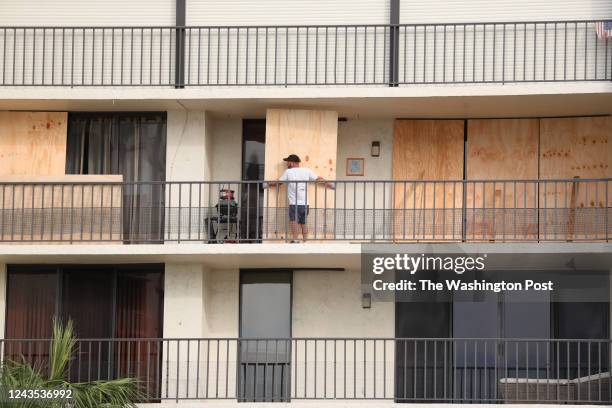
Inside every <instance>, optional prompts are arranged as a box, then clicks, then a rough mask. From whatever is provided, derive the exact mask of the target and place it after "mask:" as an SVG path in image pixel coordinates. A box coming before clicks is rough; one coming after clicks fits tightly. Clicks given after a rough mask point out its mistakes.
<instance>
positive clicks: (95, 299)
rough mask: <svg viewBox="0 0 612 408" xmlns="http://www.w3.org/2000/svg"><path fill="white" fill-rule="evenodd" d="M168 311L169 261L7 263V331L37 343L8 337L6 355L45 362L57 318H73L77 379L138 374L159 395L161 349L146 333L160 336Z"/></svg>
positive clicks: (152, 393) (74, 376)
mask: <svg viewBox="0 0 612 408" xmlns="http://www.w3.org/2000/svg"><path fill="white" fill-rule="evenodd" d="M162 313H163V265H159V264H146V265H140V264H134V265H65V266H53V265H27V266H25V265H9V266H8V273H7V306H6V322H7V323H6V333H5V336H6V338H7V339H27V340H30V339H31V341H29V342H25V343H24V342H10V341H9V342H7V344H8V345H9V346H8V347H5V349H4V353H5V356H6V357H7V358H10V359H13V360H16V361H19V360H20V359H21V357H25V358H26V359H27V360H28V361H31V362H34V363H37V364H45V363H46V362H47V361H48V358H49V354H48V353H49V345H48V342H47V340H48V339H50V338H51V337H52V331H51V328H52V321H53V318H54V317H59V318H60V319H62V320H63V321H64V322H65V321H67V320H68V319H70V320H72V322H73V324H74V330H75V335H76V337H77V338H78V340H79V341H78V344H77V350H76V353H75V356H74V358H73V361H72V363H71V366H70V378H71V379H72V380H73V381H93V380H98V379H107V378H113V377H137V378H139V379H141V380H142V381H143V383H146V386H147V388H148V389H147V392H148V393H149V395H150V396H151V397H154V396H155V395H157V393H158V392H159V389H158V388H159V385H160V383H159V378H157V376H158V375H159V374H160V373H161V366H160V363H161V360H160V358H161V352H162V350H160V349H158V348H161V347H160V344H158V343H157V342H156V341H147V340H144V339H150V338H160V337H161V336H162V333H163V332H162ZM37 339H39V340H37ZM121 339H131V340H129V341H128V340H125V341H124V340H121ZM137 339H143V340H142V341H139V340H137ZM43 340H44V341H43Z"/></svg>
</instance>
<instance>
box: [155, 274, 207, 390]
mask: <svg viewBox="0 0 612 408" xmlns="http://www.w3.org/2000/svg"><path fill="white" fill-rule="evenodd" d="M203 319H204V269H203V266H202V265H201V264H166V267H165V275H164V339H174V340H165V341H164V342H163V347H162V355H163V357H162V358H163V364H162V377H163V378H162V395H163V396H164V397H166V396H167V397H168V398H175V397H177V396H178V397H179V398H187V397H193V396H194V395H195V391H196V390H197V387H198V383H199V382H201V380H200V379H198V357H197V348H198V343H199V341H198V340H186V339H198V338H201V337H202V336H203V330H202V329H203ZM177 339H185V340H177Z"/></svg>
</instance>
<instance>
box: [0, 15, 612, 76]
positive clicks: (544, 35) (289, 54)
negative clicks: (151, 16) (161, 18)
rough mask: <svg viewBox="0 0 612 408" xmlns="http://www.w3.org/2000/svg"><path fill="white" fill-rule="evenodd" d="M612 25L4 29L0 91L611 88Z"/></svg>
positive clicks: (1, 31) (584, 22)
mask: <svg viewBox="0 0 612 408" xmlns="http://www.w3.org/2000/svg"><path fill="white" fill-rule="evenodd" d="M611 24H612V21H611V20H607V21H587V20H580V21H578V20H577V21H533V22H490V23H487V22H477V23H456V24H452V23H445V24H400V25H320V26H243V27H240V26H233V27H228V26H225V27H222V26H220V27H210V26H209V27H195V26H184V27H171V26H155V27H153V26H152V27H143V26H134V27H127V26H124V27H35V26H30V27H0V44H2V45H1V49H2V52H1V53H0V71H1V73H0V85H2V86H4V87H15V86H17V87H24V86H45V87H175V88H183V87H207V86H217V87H218V86H227V87H235V86H240V87H242V86H259V87H262V86H276V87H289V86H299V85H315V86H330V85H336V86H339V85H342V86H350V85H369V86H401V85H412V84H507V83H533V82H568V81H572V82H579V81H610V80H611V79H612V41H610V40H609V39H608V37H609V34H608V33H609V31H610V29H609V27H610V25H611ZM606 29H608V30H607V31H606Z"/></svg>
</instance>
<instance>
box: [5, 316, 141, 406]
mask: <svg viewBox="0 0 612 408" xmlns="http://www.w3.org/2000/svg"><path fill="white" fill-rule="evenodd" d="M75 346H76V340H75V338H74V328H73V324H72V321H68V322H67V323H66V324H65V325H62V323H61V322H60V321H59V320H56V319H54V321H53V340H52V342H51V349H50V353H49V364H48V367H47V366H45V367H41V366H37V365H32V364H30V363H29V362H28V361H26V359H25V358H23V357H22V361H21V362H14V361H5V363H4V364H3V365H2V367H0V387H3V388H4V389H5V390H6V389H47V390H50V389H70V390H72V392H73V395H72V396H73V399H72V400H70V401H68V400H54V401H49V400H47V401H45V400H20V401H18V402H15V403H11V405H10V406H11V407H12V408H43V407H44V408H63V407H68V406H70V407H74V408H135V407H136V404H135V401H144V400H145V399H146V395H145V394H144V393H143V392H141V387H140V383H139V381H138V380H136V379H134V378H119V379H111V380H99V381H90V382H78V383H72V382H70V379H69V378H68V372H69V371H68V368H69V366H70V362H71V360H72V358H73V355H74V352H75V351H76V350H75ZM45 368H48V370H47V369H45ZM45 373H48V376H45ZM0 406H4V405H2V401H0Z"/></svg>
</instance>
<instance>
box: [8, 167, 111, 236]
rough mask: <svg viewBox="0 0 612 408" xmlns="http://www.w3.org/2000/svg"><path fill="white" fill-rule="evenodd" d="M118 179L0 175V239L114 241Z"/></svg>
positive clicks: (108, 177)
mask: <svg viewBox="0 0 612 408" xmlns="http://www.w3.org/2000/svg"><path fill="white" fill-rule="evenodd" d="M122 180H123V176H120V175H104V176H98V175H67V176H55V177H25V176H17V177H7V176H2V177H0V203H1V205H0V240H2V241H3V242H16V243H24V242H31V241H37V242H41V241H42V242H50V243H51V242H54V243H60V242H61V243H71V244H74V243H87V242H96V243H100V242H111V241H112V242H116V243H120V242H121V240H122V239H123V234H122V225H123V224H122V217H123V209H122V199H123V189H122V185H121V184H120V183H121V182H122ZM24 183H27V184H24Z"/></svg>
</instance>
